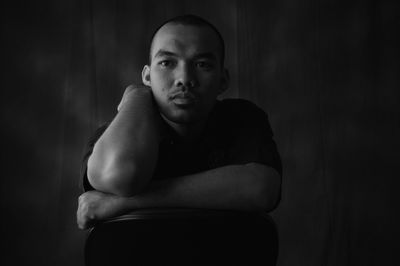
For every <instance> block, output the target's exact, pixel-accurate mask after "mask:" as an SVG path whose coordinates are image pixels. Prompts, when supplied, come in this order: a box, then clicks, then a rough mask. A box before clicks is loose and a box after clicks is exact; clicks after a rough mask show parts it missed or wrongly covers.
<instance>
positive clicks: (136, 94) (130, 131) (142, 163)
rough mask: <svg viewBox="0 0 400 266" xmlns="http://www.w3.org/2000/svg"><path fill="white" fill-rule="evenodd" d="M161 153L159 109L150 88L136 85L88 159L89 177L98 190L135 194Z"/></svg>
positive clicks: (145, 181) (119, 193) (149, 174)
mask: <svg viewBox="0 0 400 266" xmlns="http://www.w3.org/2000/svg"><path fill="white" fill-rule="evenodd" d="M157 153H158V127H157V113H156V111H155V108H154V106H153V101H152V94H151V91H150V90H140V89H134V91H132V92H130V94H129V97H126V99H125V101H124V104H123V106H122V107H121V109H120V110H119V112H118V114H117V115H116V117H115V118H114V120H113V121H112V122H111V124H110V125H109V127H108V128H107V130H106V131H105V132H104V133H103V135H102V136H101V137H100V138H99V140H98V141H97V142H96V144H95V146H94V149H93V153H92V155H91V156H90V158H89V161H88V178H89V182H90V183H91V185H92V186H93V187H94V188H95V189H96V190H98V191H102V192H106V193H112V194H115V195H120V196H132V195H134V194H136V193H137V192H139V191H141V190H142V189H143V187H144V186H146V185H147V183H148V182H149V180H150V178H151V177H152V174H153V170H154V166H155V163H156V159H157Z"/></svg>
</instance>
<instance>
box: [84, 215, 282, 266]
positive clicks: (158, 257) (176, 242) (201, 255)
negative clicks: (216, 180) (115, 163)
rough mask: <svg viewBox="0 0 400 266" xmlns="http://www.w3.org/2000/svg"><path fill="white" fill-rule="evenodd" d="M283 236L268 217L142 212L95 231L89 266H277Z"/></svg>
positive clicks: (89, 241)
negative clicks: (280, 239) (279, 235)
mask: <svg viewBox="0 0 400 266" xmlns="http://www.w3.org/2000/svg"><path fill="white" fill-rule="evenodd" d="M277 255H278V235H277V230H276V226H275V223H274V222H273V220H272V219H271V218H270V217H269V216H268V215H261V214H259V213H251V212H236V211H216V210H200V209H152V210H138V211H135V212H132V213H130V214H128V215H124V216H120V217H117V218H115V219H112V220H108V221H105V222H102V223H100V224H98V225H96V226H95V227H94V228H93V229H92V230H91V231H90V232H89V234H88V237H87V240H86V245H85V263H86V266H102V265H115V266H121V265H230V266H231V265H275V264H276V260H277Z"/></svg>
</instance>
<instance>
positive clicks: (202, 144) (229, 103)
mask: <svg viewBox="0 0 400 266" xmlns="http://www.w3.org/2000/svg"><path fill="white" fill-rule="evenodd" d="M106 128H107V125H104V126H102V127H100V128H99V129H98V130H97V131H96V132H95V134H94V135H93V137H92V138H91V139H90V141H89V143H88V146H87V148H86V152H85V156H84V159H83V162H82V171H81V173H82V177H83V188H84V190H85V191H87V190H93V188H92V186H91V185H90V183H89V181H88V178H87V172H86V170H87V161H88V159H89V157H90V155H91V154H92V151H93V147H94V145H95V143H96V141H97V140H98V139H99V138H100V136H101V135H102V134H103V132H104V131H105V130H106ZM272 137H273V134H272V130H271V126H270V124H269V121H268V117H267V115H266V113H265V112H264V111H263V110H261V109H260V108H258V107H257V106H256V105H254V104H253V103H251V102H249V101H246V100H242V99H225V100H222V101H217V104H216V105H215V107H214V109H213V111H212V112H211V114H210V116H209V119H208V121H207V124H206V127H205V129H204V131H203V133H202V135H201V137H200V138H199V139H198V140H197V141H196V142H194V143H192V144H190V146H188V145H187V144H184V143H182V142H181V141H180V138H179V136H178V135H177V134H176V133H175V132H174V131H173V130H172V129H170V130H168V131H167V132H166V135H165V136H164V137H163V138H162V140H161V142H160V145H159V152H158V160H157V164H156V168H155V172H154V175H153V179H162V178H173V177H178V176H183V175H189V174H194V173H198V172H202V171H206V170H210V169H214V168H218V167H221V166H226V165H234V164H246V163H251V162H255V163H261V164H264V165H268V166H270V167H272V168H274V169H276V170H277V171H278V173H279V174H281V175H282V164H281V159H280V157H279V154H278V151H277V148H276V144H275V142H274V140H273V138H272Z"/></svg>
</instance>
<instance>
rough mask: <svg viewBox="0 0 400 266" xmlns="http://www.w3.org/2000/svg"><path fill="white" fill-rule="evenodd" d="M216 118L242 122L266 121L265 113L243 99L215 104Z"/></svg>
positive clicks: (227, 100)
mask: <svg viewBox="0 0 400 266" xmlns="http://www.w3.org/2000/svg"><path fill="white" fill-rule="evenodd" d="M216 113H217V116H218V117H220V118H222V117H223V118H224V119H229V118H232V119H234V120H235V121H240V120H243V122H246V121H247V122H251V121H259V120H260V119H261V120H265V119H267V114H266V112H265V111H264V110H263V109H261V108H260V107H258V106H257V105H256V104H254V103H253V102H251V101H248V100H245V99H236V98H235V99H234V98H229V99H223V100H219V101H218V102H217V106H216Z"/></svg>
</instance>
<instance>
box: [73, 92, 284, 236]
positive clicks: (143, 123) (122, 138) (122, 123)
mask: <svg viewBox="0 0 400 266" xmlns="http://www.w3.org/2000/svg"><path fill="white" fill-rule="evenodd" d="M122 102H123V105H122V108H121V109H120V111H119V113H118V115H117V117H116V118H115V119H114V121H113V122H112V123H111V124H110V126H109V128H108V129H107V130H106V132H104V134H103V135H102V137H101V138H100V139H99V141H98V142H97V143H96V145H95V147H94V150H93V154H92V156H91V157H90V158H89V162H88V178H89V182H90V183H91V185H92V186H93V187H94V188H95V189H96V190H95V191H89V192H86V193H84V194H82V195H81V196H80V197H79V206H78V211H77V222H78V226H79V227H80V228H81V229H86V228H89V227H91V226H93V225H94V224H95V223H96V222H97V221H100V220H104V219H108V218H112V217H115V216H118V215H122V214H124V213H126V212H129V211H131V210H134V209H139V208H152V207H186V208H209V209H231V210H265V211H270V210H272V209H273V208H274V207H275V205H276V203H277V201H278V200H279V194H280V175H279V174H278V173H277V172H276V170H274V169H273V168H271V167H268V166H265V165H262V164H257V163H249V164H245V165H229V166H224V167H220V168H216V169H212V170H208V171H205V172H201V173H196V174H193V175H187V176H182V177H177V178H171V179H164V180H151V176H152V173H153V170H154V164H155V160H156V157H157V152H158V151H157V147H158V137H159V136H158V134H157V132H158V125H157V122H156V121H157V119H158V118H157V114H155V112H154V108H153V107H151V94H150V93H148V92H146V91H145V90H140V91H139V90H138V89H132V90H131V91H128V90H127V92H126V93H125V95H124V98H123V100H122ZM136 108H140V110H139V109H136ZM135 109H136V110H135ZM135 111H136V112H135ZM138 113H139V114H141V116H140V117H135V114H138ZM135 140H136V141H135ZM137 140H140V141H137ZM143 140H145V141H143ZM127 143H129V145H127ZM105 162H107V163H105ZM138 166H140V168H139V167H138Z"/></svg>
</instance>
